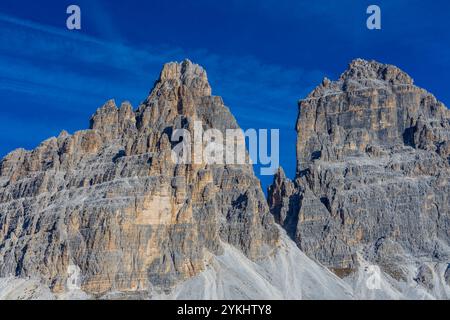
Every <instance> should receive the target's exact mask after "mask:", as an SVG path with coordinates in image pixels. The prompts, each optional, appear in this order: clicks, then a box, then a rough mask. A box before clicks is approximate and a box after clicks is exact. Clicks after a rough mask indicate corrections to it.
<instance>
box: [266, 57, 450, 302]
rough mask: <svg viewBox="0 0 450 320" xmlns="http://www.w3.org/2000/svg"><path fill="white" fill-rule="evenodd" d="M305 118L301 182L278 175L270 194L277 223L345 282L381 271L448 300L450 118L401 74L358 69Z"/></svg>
mask: <svg viewBox="0 0 450 320" xmlns="http://www.w3.org/2000/svg"><path fill="white" fill-rule="evenodd" d="M299 110H300V111H299V116H298V120H297V126H296V129H297V134H298V139H297V173H296V177H295V179H294V180H293V181H291V180H289V179H288V178H286V176H285V174H284V172H283V170H282V169H280V170H279V171H278V173H277V174H276V176H275V178H274V183H273V185H272V186H270V188H269V196H268V201H269V205H270V209H271V212H272V213H273V214H274V216H275V219H276V221H277V222H278V223H279V224H281V225H282V226H283V227H284V228H285V230H286V231H287V233H288V234H289V236H290V237H291V238H292V239H293V240H294V241H295V242H296V244H297V246H298V247H299V248H300V249H301V250H302V251H303V252H305V253H306V254H307V255H309V256H310V257H312V258H315V259H317V260H318V261H320V262H321V263H322V264H324V265H325V266H327V267H328V268H330V269H331V270H333V271H334V272H335V273H336V274H338V275H340V276H342V277H344V276H347V275H350V276H352V275H353V276H354V275H355V274H357V273H358V270H359V269H361V267H362V266H365V267H367V265H375V266H378V267H379V268H380V269H381V271H382V272H383V273H384V274H386V275H388V276H389V277H391V278H393V279H395V280H397V281H401V282H411V281H412V280H415V282H416V283H421V284H422V285H424V286H425V287H427V288H428V289H429V291H430V292H431V291H433V289H436V290H438V291H439V292H440V294H442V295H441V296H442V297H444V298H449V297H450V295H449V291H448V287H447V289H443V288H444V287H445V285H448V284H449V283H448V276H447V279H446V280H445V277H444V273H445V272H447V274H448V273H449V271H448V270H449V268H448V263H449V261H450V206H449V204H450V198H449V194H450V182H449V181H450V111H449V110H448V109H447V108H446V107H445V106H444V105H443V104H442V103H441V102H439V101H438V100H437V99H436V98H435V97H434V96H433V95H432V94H430V93H428V92H427V91H425V90H423V89H421V88H419V87H417V86H415V85H414V84H413V79H412V78H411V77H410V76H408V75H407V74H406V73H404V72H403V71H401V70H400V69H398V68H397V67H394V66H391V65H386V64H381V63H378V62H375V61H365V60H361V59H357V60H354V61H352V62H351V63H350V65H349V67H348V69H347V70H346V71H345V72H344V73H343V74H342V75H341V77H340V78H339V79H338V80H337V81H330V80H328V79H324V80H323V82H322V84H321V85H319V86H318V87H317V88H316V89H315V90H313V92H311V93H310V94H309V95H308V97H306V99H303V100H301V101H300V102H299ZM446 270H447V271H446ZM435 293H436V292H435Z"/></svg>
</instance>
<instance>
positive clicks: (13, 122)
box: [0, 14, 323, 182]
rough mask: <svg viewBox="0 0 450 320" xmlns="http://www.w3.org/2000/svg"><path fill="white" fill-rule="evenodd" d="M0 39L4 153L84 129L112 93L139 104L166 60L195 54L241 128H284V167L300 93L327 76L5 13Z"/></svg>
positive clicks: (1, 151)
mask: <svg viewBox="0 0 450 320" xmlns="http://www.w3.org/2000/svg"><path fill="white" fill-rule="evenodd" d="M0 43H1V44H0V94H1V95H2V98H3V102H4V103H5V104H6V105H5V106H2V108H1V109H0V127H2V128H3V129H2V130H1V132H0V156H1V155H4V154H6V153H7V152H8V151H10V150H11V149H12V148H15V147H25V148H30V147H33V146H35V145H37V144H38V143H39V142H40V141H41V140H43V139H45V138H47V137H48V136H52V135H57V134H58V133H59V131H61V130H62V129H68V130H69V131H71V130H76V129H83V128H84V127H85V126H86V124H87V120H88V117H89V115H91V114H92V113H93V112H94V111H95V109H96V108H97V107H99V106H100V105H101V104H102V103H103V102H104V101H106V100H108V99H110V98H115V99H116V100H117V102H120V101H123V100H130V101H131V102H132V103H133V104H134V105H135V106H136V105H137V104H138V103H140V101H142V100H144V99H145V97H146V95H147V94H148V91H149V90H150V89H151V86H152V85H153V82H154V81H155V80H156V78H157V76H158V74H159V72H160V69H161V67H162V65H163V64H164V63H166V62H169V61H180V60H182V59H184V58H189V59H191V60H192V61H194V62H196V63H199V64H201V65H202V66H203V67H205V69H206V70H207V72H208V77H209V80H210V82H211V86H212V88H213V93H214V94H216V95H221V96H222V97H223V98H224V101H225V103H226V104H227V105H228V106H229V107H230V109H231V111H232V112H233V114H234V115H235V116H236V118H237V120H238V122H239V124H240V125H241V126H242V127H243V128H250V127H252V128H280V129H281V130H282V131H281V139H282V144H281V152H282V157H281V163H282V164H284V165H285V166H286V164H285V163H286V162H289V163H290V164H293V163H294V157H295V155H294V153H295V148H294V147H293V141H295V132H294V125H295V118H296V116H297V100H298V99H300V98H302V97H303V96H305V95H306V94H307V93H308V91H309V90H311V89H312V88H313V86H315V85H316V84H317V83H318V82H319V81H320V80H321V78H322V77H323V72H320V71H318V70H303V69H300V68H287V67H284V66H280V65H274V64H269V63H265V62H263V61H261V60H258V59H257V58H255V57H252V56H224V55H220V54H216V53H212V52H209V51H208V50H205V49H202V48H198V49H191V50H185V49H182V48H178V47H168V46H164V45H149V46H146V47H133V46H129V45H124V44H121V43H116V42H110V41H105V40H102V39H98V38H94V37H91V36H87V35H84V34H83V33H79V32H73V31H68V30H63V29H57V28H54V27H50V26H47V25H42V24H38V23H34V22H30V21H26V20H22V19H17V18H15V17H10V16H5V15H1V14H0ZM6 106H8V107H6ZM10 106H13V107H12V108H11V107H10ZM36 109H39V110H38V111H37V110H36ZM18 110H20V112H19V111H18ZM284 141H285V142H286V145H284V144H283V143H284ZM285 158H286V159H285ZM287 158H289V159H287ZM287 166H289V165H287ZM292 170H293V169H292ZM267 179H268V178H267ZM267 179H266V180H267ZM267 182H268V181H267Z"/></svg>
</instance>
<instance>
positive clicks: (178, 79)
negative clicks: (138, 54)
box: [152, 59, 211, 96]
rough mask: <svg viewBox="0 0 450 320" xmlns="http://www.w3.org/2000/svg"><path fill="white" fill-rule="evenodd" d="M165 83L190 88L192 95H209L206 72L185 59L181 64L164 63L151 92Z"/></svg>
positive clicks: (209, 88) (209, 89)
mask: <svg viewBox="0 0 450 320" xmlns="http://www.w3.org/2000/svg"><path fill="white" fill-rule="evenodd" d="M165 83H168V84H169V85H177V86H185V87H187V88H190V89H192V90H193V93H194V95H198V96H210V95H211V87H210V85H209V82H208V76H207V74H206V71H205V70H204V69H203V68H202V67H201V66H200V65H198V64H195V63H192V62H191V61H190V60H189V59H185V60H183V61H182V62H169V63H166V64H165V65H164V67H163V68H162V70H161V73H160V76H159V79H158V81H157V82H156V85H155V88H154V89H153V90H152V91H154V90H155V89H157V88H158V87H159V86H161V85H163V84H165Z"/></svg>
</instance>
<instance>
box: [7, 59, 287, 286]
mask: <svg viewBox="0 0 450 320" xmlns="http://www.w3.org/2000/svg"><path fill="white" fill-rule="evenodd" d="M195 121H201V122H202V124H203V126H204V127H205V129H209V128H214V129H217V130H225V129H229V128H236V127H237V123H236V121H235V119H234V117H233V116H232V114H231V113H230V111H229V109H228V108H227V107H225V106H224V104H223V101H222V99H220V98H219V97H213V96H211V89H210V86H209V84H208V81H207V77H206V72H205V71H204V70H203V69H202V68H201V67H200V66H198V65H196V64H193V63H191V62H190V61H188V60H185V61H183V62H182V63H169V64H166V65H165V66H164V68H163V69H162V72H161V76H160V79H159V80H157V82H156V84H155V87H154V88H153V90H152V92H151V94H150V96H149V97H148V98H147V99H146V100H145V101H144V102H143V103H142V104H141V105H140V106H139V107H138V108H137V109H136V110H133V107H132V106H131V105H130V104H129V103H127V102H124V103H122V104H121V106H120V107H119V108H118V107H117V106H116V103H115V102H114V100H109V101H107V102H106V103H105V104H104V105H103V106H102V107H100V108H99V109H98V110H97V111H96V112H95V113H94V115H93V116H92V118H91V121H90V128H89V129H87V130H81V131H77V132H75V133H74V134H73V135H69V134H66V133H63V134H60V135H59V136H58V138H51V139H48V140H46V141H44V142H43V143H41V144H40V145H39V146H38V147H37V148H36V149H34V150H31V151H25V150H17V151H16V152H13V153H11V154H9V155H8V156H7V157H5V158H4V159H3V160H2V161H1V162H0V277H7V276H11V275H12V276H16V277H28V276H30V277H31V276H33V277H36V278H38V279H40V280H41V281H42V282H43V283H45V284H46V285H48V286H49V287H51V288H52V290H53V291H54V292H65V291H66V290H69V289H70V286H69V287H68V285H67V284H68V283H69V282H68V281H69V280H70V277H71V272H72V271H71V270H75V271H77V272H78V274H79V275H80V277H79V279H77V280H76V281H75V282H76V284H77V285H79V286H80V288H81V289H82V290H84V291H86V292H89V293H93V294H103V293H106V292H111V291H126V292H130V291H131V292H136V291H149V290H150V289H158V290H159V289H161V290H162V289H164V290H166V289H170V288H171V287H172V286H174V285H176V284H178V283H179V282H181V281H183V280H186V279H188V278H190V277H193V276H195V275H198V274H199V273H200V272H202V271H203V270H204V269H205V268H206V266H207V264H208V261H209V260H211V259H212V258H211V257H213V256H216V255H220V254H222V253H223V250H224V248H225V247H226V245H227V244H228V245H231V246H232V247H233V248H235V249H236V250H238V251H239V252H240V253H241V254H242V255H244V256H245V257H246V259H251V260H254V261H256V260H257V259H259V258H261V257H266V256H267V255H269V254H270V253H271V251H274V250H277V248H278V242H279V239H280V238H279V230H278V229H277V227H276V225H275V223H274V221H273V217H272V216H271V215H270V212H269V209H268V206H267V203H266V200H265V198H264V193H263V192H262V190H261V187H260V183H259V181H258V179H257V178H256V177H255V175H254V173H253V169H252V166H251V165H227V166H224V165H220V164H217V165H214V164H208V163H196V164H195V165H194V164H192V165H191V164H184V163H183V164H178V163H176V162H174V161H173V159H172V145H171V143H170V142H169V140H170V138H171V133H172V132H173V131H174V130H175V129H178V128H186V129H192V124H193V123H194V122H195ZM191 132H192V131H191ZM223 132H225V131H223Z"/></svg>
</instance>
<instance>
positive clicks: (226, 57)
mask: <svg viewBox="0 0 450 320" xmlns="http://www.w3.org/2000/svg"><path fill="white" fill-rule="evenodd" d="M77 3H78V4H79V5H80V7H81V9H82V13H83V24H82V30H80V31H79V32H77V31H76V32H75V31H74V32H72V31H68V30H67V29H65V27H64V26H65V24H64V22H65V18H66V14H65V7H64V5H63V4H58V5H55V4H54V2H50V1H41V2H39V4H38V3H36V4H27V5H24V4H23V2H22V1H15V2H2V4H0V7H1V9H0V11H1V15H0V26H1V29H0V38H1V42H0V56H1V58H2V59H1V63H0V72H1V73H2V81H1V82H0V92H1V94H2V97H3V102H4V104H5V105H6V106H14V107H4V108H2V109H1V111H0V112H1V114H0V127H1V128H2V131H1V134H0V157H3V156H4V155H5V154H6V153H8V152H9V151H11V150H13V149H15V148H17V147H24V148H27V149H32V148H34V147H35V146H36V145H37V144H38V143H39V142H40V141H41V140H43V139H45V138H46V137H48V136H56V135H58V133H59V132H60V131H61V130H62V129H66V130H68V131H69V132H74V131H75V130H77V129H79V128H86V127H87V125H88V124H87V123H86V119H88V118H89V117H90V115H91V114H92V112H93V111H94V110H95V109H97V108H98V107H99V106H101V105H102V104H103V103H104V102H105V101H107V100H109V99H111V98H114V99H115V100H116V102H117V103H118V104H120V103H121V102H122V101H123V100H130V101H131V102H132V105H133V107H134V108H137V106H138V104H139V103H140V102H141V101H142V100H143V99H144V98H145V95H143V93H144V92H148V91H149V90H150V88H151V81H152V80H153V79H155V78H156V77H157V74H158V72H159V68H160V66H161V65H162V64H163V63H165V62H167V61H171V60H173V61H181V60H182V59H184V58H190V59H191V60H192V61H194V62H196V63H199V64H201V65H203V66H204V67H205V68H206V69H207V70H208V75H209V79H210V81H211V83H212V86H213V88H214V92H213V93H214V94H216V95H220V96H222V97H223V98H224V101H225V103H226V104H227V105H229V106H230V107H231V111H232V112H233V114H234V115H235V116H236V118H237V120H238V123H239V124H240V126H241V127H242V128H244V129H245V128H249V127H253V128H271V127H275V128H280V129H281V150H280V152H281V164H282V165H283V167H284V168H285V170H286V173H287V174H288V175H289V176H290V177H293V175H294V173H295V152H294V151H293V150H291V148H289V146H290V145H292V144H293V143H295V137H296V134H295V131H294V127H293V126H292V121H291V119H292V118H295V117H296V114H297V100H298V99H301V98H304V97H305V96H306V95H307V94H308V93H309V91H310V90H311V89H312V88H313V87H314V86H315V85H316V84H317V83H318V82H320V81H321V80H322V78H323V77H324V76H327V77H329V78H330V79H337V77H339V74H340V72H341V71H342V70H343V69H345V67H346V65H347V64H348V62H349V61H351V60H352V59H354V58H357V57H361V58H366V59H372V58H373V59H376V60H378V61H381V62H384V63H391V64H395V65H398V66H399V67H401V68H402V69H404V70H405V71H407V72H408V73H410V74H414V78H415V80H416V83H417V84H418V85H420V86H422V87H425V88H427V89H429V90H430V91H431V92H433V93H434V94H435V95H436V96H437V97H438V98H439V99H440V100H442V101H443V102H444V103H446V104H447V105H448V104H449V103H448V102H449V101H450V93H449V92H448V90H447V87H446V85H445V83H444V82H442V81H441V80H440V79H442V78H443V77H444V76H445V75H446V74H448V73H449V72H450V64H449V61H448V59H447V58H446V57H448V56H450V53H449V52H450V47H449V43H450V39H449V38H448V37H449V35H448V33H446V32H445V30H446V28H447V27H446V21H447V20H446V12H448V11H449V4H448V2H445V1H442V2H439V1H433V2H430V3H426V4H423V3H418V2H412V3H411V2H410V1H396V2H395V3H393V2H392V1H378V4H379V5H380V7H381V9H382V19H383V27H382V30H380V31H369V30H367V29H366V28H365V19H366V18H367V15H366V13H365V9H366V7H367V4H366V3H355V2H354V1H344V2H339V4H337V2H336V1H331V0H330V1H325V2H321V3H319V4H316V3H311V2H306V1H303V2H302V1H295V2H289V1H287V2H282V3H280V2H275V1H265V2H264V3H261V2H258V5H255V3H253V2H252V1H246V2H245V4H244V3H242V2H241V1H234V2H233V1H232V2H227V4H221V6H220V7H215V6H214V5H212V4H208V3H207V2H205V1H196V2H185V1H184V2H177V1H171V2H164V3H157V2H155V3H152V2H149V3H144V4H142V2H141V3H138V2H137V1H130V2H129V3H128V4H127V11H123V10H120V8H119V7H118V6H116V5H115V4H113V3H106V1H95V2H94V1H78V2H77ZM174 8H179V9H182V10H174ZM399 12H400V14H399ZM194 21H195V23H194ZM227 34H233V35H234V36H233V37H229V36H226V35H227ZM249 39H252V41H249ZM50 44H51V45H50ZM23 48H26V50H23ZM342 48H345V50H342ZM331 52H332V53H333V54H332V57H331V56H330V53H331ZM436 53H437V54H436ZM255 111H258V112H255ZM263 114H276V115H277V116H276V117H270V118H268V117H266V116H260V115H263ZM268 120H270V121H268ZM270 182H271V178H270V177H263V178H262V183H263V185H264V186H267V185H268V184H269V183H270Z"/></svg>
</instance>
